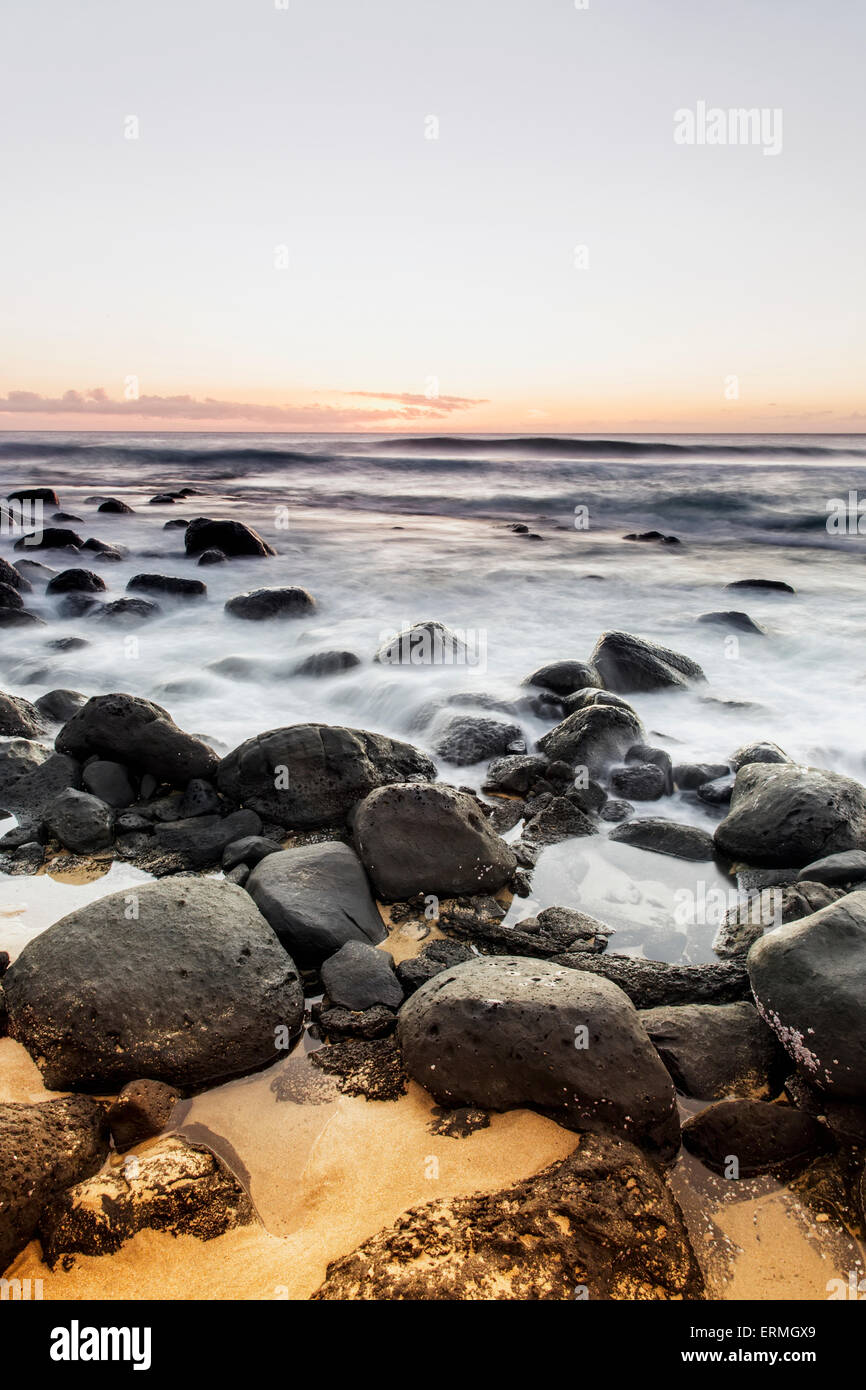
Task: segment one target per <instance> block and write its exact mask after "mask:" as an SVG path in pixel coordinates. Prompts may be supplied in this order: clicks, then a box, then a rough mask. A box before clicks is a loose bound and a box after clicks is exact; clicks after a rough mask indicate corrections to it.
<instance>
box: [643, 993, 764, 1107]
mask: <svg viewBox="0 0 866 1390" xmlns="http://www.w3.org/2000/svg"><path fill="white" fill-rule="evenodd" d="M640 1020H641V1023H642V1024H643V1026H644V1028H645V1029H646V1030H647V1032H648V1033H649V1035H650V1039H651V1041H652V1043H653V1046H654V1047H655V1048H656V1050H657V1052H658V1054H659V1056H660V1057H661V1059H662V1061H663V1062H664V1064H665V1066H666V1067H667V1069H668V1071H669V1072H670V1074H671V1078H672V1079H673V1083H674V1085H675V1086H676V1088H677V1090H678V1091H682V1092H684V1094H685V1095H687V1096H694V1097H696V1099H698V1100H721V1099H722V1098H723V1097H724V1096H729V1095H732V1094H734V1095H740V1096H748V1097H750V1098H751V1099H753V1100H772V1099H773V1097H774V1096H777V1095H778V1094H779V1092H780V1090H781V1089H782V1084H783V1082H784V1080H785V1076H786V1074H787V1071H788V1067H789V1065H790V1064H789V1062H788V1059H787V1057H786V1055H785V1052H784V1050H783V1048H782V1047H781V1046H780V1045H779V1042H778V1040H777V1039H776V1036H775V1034H774V1033H773V1032H772V1031H771V1030H770V1029H769V1028H768V1027H767V1025H766V1023H764V1021H763V1019H762V1018H761V1017H760V1015H759V1014H758V1012H757V1010H756V1009H755V1006H754V1005H753V1004H749V1003H747V1002H746V1001H745V1000H742V1001H741V1002H740V1003H736V1004H682V1005H674V1006H671V1005H668V1006H667V1007H662V1008H655V1009H644V1010H643V1011H642V1012H641V1014H640Z"/></svg>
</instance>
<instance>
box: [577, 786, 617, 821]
mask: <svg viewBox="0 0 866 1390" xmlns="http://www.w3.org/2000/svg"><path fill="white" fill-rule="evenodd" d="M565 795H566V796H567V797H568V799H569V801H573V802H574V804H575V806H577V807H578V808H579V809H580V810H581V811H585V812H586V813H587V814H588V815H593V816H595V815H603V807H604V805H605V803H606V802H607V799H608V798H607V792H606V791H605V789H604V787H603V786H602V785H601V783H600V782H593V781H591V780H588V781H586V782H585V783H584V782H582V781H577V782H575V784H574V785H573V786H571V787H569V788H568V791H567V792H566V793H565ZM620 804H621V805H624V804H625V803H624V802H622V803H620Z"/></svg>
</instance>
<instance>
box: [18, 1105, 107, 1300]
mask: <svg viewBox="0 0 866 1390" xmlns="http://www.w3.org/2000/svg"><path fill="white" fill-rule="evenodd" d="M107 1154H108V1125H107V1124H106V1121H105V1111H104V1109H103V1107H102V1106H101V1105H97V1104H96V1102H95V1101H92V1100H91V1099H90V1098H89V1097H87V1096H66V1097H64V1098H63V1099H62V1100H48V1101H45V1102H44V1103H43V1104H41V1105H0V1272H4V1271H5V1270H6V1269H7V1267H8V1266H9V1265H10V1264H11V1263H12V1261H13V1260H14V1258H15V1256H16V1255H17V1254H18V1253H19V1252H20V1251H21V1250H23V1249H24V1247H25V1245H27V1244H28V1243H29V1242H30V1241H31V1240H32V1239H33V1236H34V1235H35V1234H36V1227H37V1224H38V1222H39V1217H40V1214H41V1213H42V1210H43V1208H44V1207H45V1204H46V1203H47V1202H48V1201H49V1200H50V1199H51V1198H52V1197H53V1196H54V1195H55V1194H56V1193H59V1192H61V1191H62V1190H63V1189H64V1188H66V1187H69V1186H70V1185H71V1184H72V1183H75V1182H78V1181H79V1180H80V1179H81V1178H86V1177H89V1176H90V1175H91V1174H92V1173H95V1172H96V1171H97V1170H98V1169H99V1168H100V1167H101V1166H102V1163H103V1161H104V1159H105V1157H106V1156H107Z"/></svg>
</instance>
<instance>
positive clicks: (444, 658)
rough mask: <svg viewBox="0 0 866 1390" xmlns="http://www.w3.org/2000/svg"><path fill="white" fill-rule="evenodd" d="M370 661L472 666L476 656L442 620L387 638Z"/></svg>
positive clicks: (415, 625) (417, 624)
mask: <svg viewBox="0 0 866 1390" xmlns="http://www.w3.org/2000/svg"><path fill="white" fill-rule="evenodd" d="M373 660H374V661H378V662H381V663H382V664H384V665H386V666H473V665H477V664H478V655H477V654H476V653H473V651H472V650H471V649H470V648H469V646H468V645H467V644H466V642H464V640H463V638H462V637H461V636H459V634H458V633H456V632H452V631H451V629H450V628H449V627H446V626H445V624H444V623H438V622H434V621H427V622H422V623H413V624H412V626H411V627H408V628H406V629H405V630H404V631H403V632H398V633H397V634H396V636H394V637H389V638H388V639H387V640H386V641H385V642H383V643H382V645H381V646H380V647H379V649H378V651H377V652H376V655H375V656H374V657H373Z"/></svg>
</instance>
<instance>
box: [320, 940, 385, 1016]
mask: <svg viewBox="0 0 866 1390" xmlns="http://www.w3.org/2000/svg"><path fill="white" fill-rule="evenodd" d="M319 974H320V975H321V978H322V984H323V985H324V987H325V993H326V995H327V997H328V999H329V1001H330V1003H331V1004H332V1005H335V1006H336V1007H337V1008H340V1009H351V1010H353V1011H354V1012H360V1011H361V1010H363V1009H372V1008H375V1006H376V1005H377V1004H382V1005H384V1006H385V1007H386V1008H389V1009H399V1007H400V1005H401V1004H402V1002H403V988H402V986H401V984H400V981H399V980H398V979H397V976H396V975H395V974H394V958H393V956H390V955H389V954H388V953H387V951H379V950H377V949H376V947H375V946H371V945H369V944H368V943H367V942H366V941H347V942H346V944H345V946H341V947H340V949H339V951H335V953H334V954H333V955H332V956H329V957H328V959H327V960H326V961H325V962H324V964H323V965H322V968H321V970H320V971H319Z"/></svg>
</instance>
